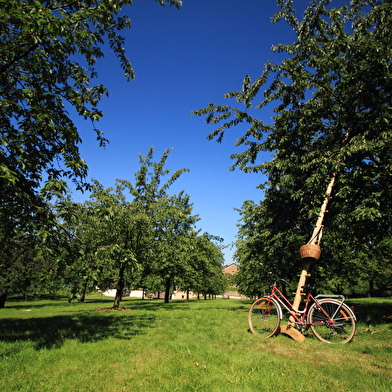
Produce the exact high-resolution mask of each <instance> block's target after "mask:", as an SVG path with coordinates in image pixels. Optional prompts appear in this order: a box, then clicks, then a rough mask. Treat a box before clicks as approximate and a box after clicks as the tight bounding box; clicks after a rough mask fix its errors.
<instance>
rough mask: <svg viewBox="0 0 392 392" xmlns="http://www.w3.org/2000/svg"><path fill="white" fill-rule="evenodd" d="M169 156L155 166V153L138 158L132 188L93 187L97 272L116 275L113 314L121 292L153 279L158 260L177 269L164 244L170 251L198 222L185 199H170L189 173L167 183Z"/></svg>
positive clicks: (127, 183) (122, 185)
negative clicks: (171, 191)
mask: <svg viewBox="0 0 392 392" xmlns="http://www.w3.org/2000/svg"><path fill="white" fill-rule="evenodd" d="M169 152H170V149H168V150H165V151H164V153H163V154H162V156H161V158H160V160H159V161H158V162H154V161H153V157H154V153H155V150H154V149H153V148H150V149H149V151H148V153H147V155H146V156H142V155H141V154H139V162H140V169H139V170H138V171H137V172H136V173H135V180H134V182H131V181H127V180H119V179H118V180H116V186H115V188H108V189H104V188H103V186H102V185H101V184H99V183H98V182H97V181H96V182H95V184H94V186H93V192H92V195H91V201H89V202H87V203H86V204H88V205H89V206H90V207H91V208H93V209H94V216H96V217H98V219H99V226H98V229H97V230H96V232H95V236H96V238H98V239H99V244H98V243H97V245H98V253H97V256H98V258H99V259H101V260H102V261H103V262H104V263H103V264H102V266H101V267H100V270H102V271H105V273H104V276H105V277H107V276H108V272H107V271H108V270H109V271H113V272H114V271H116V275H115V276H113V279H112V282H111V284H112V285H114V286H115V287H116V296H115V300H114V304H113V307H114V308H117V307H119V304H120V301H121V297H122V294H123V290H124V288H125V286H128V287H135V286H136V287H137V286H139V287H140V286H143V277H145V276H146V272H148V273H149V274H150V273H151V270H152V269H153V268H152V267H151V265H152V264H154V263H156V260H157V259H161V258H163V257H167V258H168V260H169V263H171V265H174V264H175V262H176V260H175V259H173V258H170V257H169V252H171V251H170V249H171V248H168V247H167V246H166V245H163V244H170V245H172V241H173V237H174V238H176V236H177V235H180V234H181V233H182V232H183V231H185V230H187V229H188V227H190V226H191V225H192V224H193V223H194V222H195V220H196V219H197V217H193V216H191V215H190V211H191V210H192V205H191V204H190V203H189V196H187V195H185V194H184V193H183V192H180V194H179V195H174V196H172V195H169V194H168V191H169V188H170V186H171V185H173V184H174V182H175V181H176V180H177V179H178V178H179V177H180V176H181V174H182V173H183V172H185V171H187V169H180V170H177V171H175V172H174V173H173V174H171V175H170V176H169V177H168V178H165V176H167V175H169V174H170V170H169V169H166V168H165V165H166V161H167V158H168V155H169ZM165 252H167V253H168V254H166V253H165ZM170 254H171V253H170ZM101 288H103V287H101Z"/></svg>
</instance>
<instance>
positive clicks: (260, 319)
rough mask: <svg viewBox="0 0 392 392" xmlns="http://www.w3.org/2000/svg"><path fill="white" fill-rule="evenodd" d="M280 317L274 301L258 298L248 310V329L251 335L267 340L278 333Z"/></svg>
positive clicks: (278, 308) (278, 307)
mask: <svg viewBox="0 0 392 392" xmlns="http://www.w3.org/2000/svg"><path fill="white" fill-rule="evenodd" d="M280 315H281V310H280V306H279V304H278V303H277V302H276V301H275V300H274V299H272V298H268V297H263V298H259V299H258V300H256V301H255V302H254V303H253V304H252V306H251V307H250V309H249V313H248V325H249V329H250V331H251V332H252V333H253V335H256V336H261V337H265V338H269V337H271V336H273V335H275V334H276V333H277V332H278V329H279V324H280Z"/></svg>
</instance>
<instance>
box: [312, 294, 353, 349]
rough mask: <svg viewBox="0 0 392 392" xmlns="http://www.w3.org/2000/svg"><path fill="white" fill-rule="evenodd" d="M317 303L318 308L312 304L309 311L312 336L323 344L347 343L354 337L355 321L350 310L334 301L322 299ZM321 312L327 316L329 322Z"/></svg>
mask: <svg viewBox="0 0 392 392" xmlns="http://www.w3.org/2000/svg"><path fill="white" fill-rule="evenodd" d="M318 302H319V304H320V308H319V307H318V306H317V305H316V304H313V305H312V307H311V308H310V309H309V316H308V322H310V323H312V325H311V326H310V328H311V329H312V332H313V333H314V335H315V336H316V337H317V339H319V340H321V341H322V342H325V343H332V344H335V343H340V344H345V343H348V342H349V341H350V340H351V339H352V338H353V337H354V334H355V330H356V321H355V316H354V313H353V312H352V310H351V309H350V308H349V307H348V306H347V305H345V304H342V303H341V302H339V301H337V300H334V299H324V300H320V301H318ZM321 308H322V309H321ZM323 311H324V312H325V313H326V314H328V317H329V319H330V321H328V318H327V316H326V315H325V314H324V313H323Z"/></svg>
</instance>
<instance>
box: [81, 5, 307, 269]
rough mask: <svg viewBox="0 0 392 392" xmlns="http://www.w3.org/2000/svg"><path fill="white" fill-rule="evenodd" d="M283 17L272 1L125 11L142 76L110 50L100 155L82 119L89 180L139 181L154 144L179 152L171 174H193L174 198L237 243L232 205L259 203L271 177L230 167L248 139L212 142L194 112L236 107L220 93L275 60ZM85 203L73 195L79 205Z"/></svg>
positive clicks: (103, 66)
mask: <svg viewBox="0 0 392 392" xmlns="http://www.w3.org/2000/svg"><path fill="white" fill-rule="evenodd" d="M300 3H302V4H306V2H305V1H302V2H300ZM277 10H278V8H277V7H276V2H275V1H274V0H184V1H183V6H182V8H181V9H180V10H177V9H175V8H173V7H161V6H159V4H158V3H156V2H155V1H153V0H134V4H133V5H131V6H128V7H126V8H125V14H126V15H128V16H129V17H130V18H131V20H132V27H131V29H130V30H127V31H125V32H123V34H122V35H123V36H124V37H125V38H126V43H125V48H126V50H127V55H128V57H129V58H130V60H131V62H132V65H133V67H134V69H135V72H136V79H135V80H132V81H130V82H126V81H125V79H124V78H123V75H122V71H121V69H120V67H119V63H118V61H117V60H116V59H115V57H114V56H113V55H111V54H110V52H109V50H107V52H108V54H107V56H106V57H105V58H104V59H101V60H100V61H99V63H98V66H97V70H98V72H99V75H100V77H99V82H101V83H103V84H104V85H105V86H106V87H107V88H108V89H109V97H108V98H105V99H104V100H103V101H102V102H101V104H100V109H101V110H103V112H104V118H103V119H102V120H101V121H100V122H99V123H98V124H97V126H98V128H99V129H101V130H102V131H104V133H105V136H106V137H107V138H108V139H109V141H110V144H109V145H108V146H107V147H106V148H105V149H102V148H99V146H98V144H97V143H96V142H95V135H94V133H93V132H92V131H91V124H90V123H87V122H83V121H81V120H78V119H76V124H77V126H78V128H79V131H80V134H81V137H82V139H83V144H82V145H81V153H82V157H83V158H84V159H85V160H86V161H87V164H88V166H89V169H90V170H89V177H90V178H95V179H97V180H98V181H99V182H101V183H102V184H103V185H104V186H105V187H109V186H112V185H113V184H114V181H115V179H116V178H121V179H126V180H130V181H133V179H134V173H135V172H136V171H137V170H138V169H139V163H138V153H142V154H143V155H145V154H146V153H147V150H148V148H149V147H151V146H152V147H154V148H155V149H156V150H157V151H156V160H158V159H159V158H160V156H161V154H162V153H163V151H164V150H165V149H167V148H169V147H172V148H173V150H172V152H171V153H170V155H169V159H168V161H167V168H168V169H170V170H171V171H172V172H174V171H175V170H177V169H181V168H188V169H190V172H188V173H184V174H183V175H182V177H181V178H180V179H179V180H178V182H177V183H176V184H175V186H173V188H171V191H172V192H170V193H178V192H179V191H180V190H185V192H186V193H187V194H189V195H190V198H191V201H192V202H193V204H194V213H195V214H198V215H199V216H200V218H201V221H199V223H198V228H201V229H202V231H203V232H204V231H208V232H209V233H211V234H214V235H218V236H221V237H223V238H224V240H225V244H230V243H232V242H233V241H235V236H236V234H237V226H236V225H237V223H238V219H239V214H238V212H237V211H235V210H234V208H240V207H241V205H242V203H243V202H244V201H245V200H249V199H250V200H254V201H256V202H258V201H259V200H260V199H262V197H263V195H262V192H261V191H260V190H257V189H255V188H256V187H257V185H259V184H260V183H262V182H264V181H265V178H264V177H263V176H262V175H261V174H245V173H243V172H241V171H239V170H235V171H234V172H232V171H229V170H228V168H229V167H230V166H231V164H232V160H231V159H230V158H229V156H230V154H232V153H236V152H239V151H237V150H238V148H236V147H235V146H234V142H235V139H236V138H237V137H239V136H242V133H241V129H234V130H232V131H231V132H230V134H228V135H227V137H226V138H225V139H224V141H223V143H221V144H218V143H217V142H216V141H208V140H207V139H206V136H207V134H208V133H210V132H211V131H212V130H213V127H211V126H208V125H207V124H206V123H205V121H204V118H201V117H196V116H191V115H190V113H191V112H192V111H193V110H195V109H200V108H203V107H205V106H207V104H208V102H210V101H212V102H214V103H225V104H234V103H233V102H231V101H229V100H224V99H223V94H225V93H227V92H229V91H231V90H237V89H241V85H242V80H243V78H244V76H245V74H247V73H249V74H250V75H251V77H252V78H256V77H257V76H259V75H260V73H261V72H262V69H263V64H264V63H265V62H266V61H268V60H273V61H277V60H278V58H277V55H276V54H274V53H273V52H271V50H270V48H271V46H272V45H274V44H278V43H287V42H290V41H291V40H293V38H294V37H293V32H292V31H291V30H290V28H289V27H288V26H287V25H285V24H284V23H282V22H280V23H278V24H272V23H271V22H270V18H271V16H272V15H273V14H274V13H275V12H276V11H277ZM270 116H271V112H266V111H264V112H260V114H259V118H261V119H263V120H265V121H267V122H268V121H269V118H270ZM268 158H269V157H268V155H266V156H265V157H261V159H268ZM85 198H86V196H80V195H78V194H74V199H75V201H83V200H84V199H85ZM232 254H233V250H231V249H227V250H226V251H225V262H226V264H229V263H231V262H232V259H231V257H232Z"/></svg>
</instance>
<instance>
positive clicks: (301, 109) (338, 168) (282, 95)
mask: <svg viewBox="0 0 392 392" xmlns="http://www.w3.org/2000/svg"><path fill="white" fill-rule="evenodd" d="M294 3H295V2H294V1H292V0H278V1H277V4H278V6H279V7H280V11H279V12H278V13H277V14H276V15H275V16H274V17H273V21H274V22H277V21H281V20H284V21H285V22H286V23H288V24H289V25H290V26H291V27H292V29H293V31H294V32H295V34H296V39H295V41H294V42H292V43H290V44H281V45H277V46H275V47H273V51H274V52H275V53H280V54H284V55H285V57H284V60H283V61H281V62H280V63H273V62H267V63H266V64H265V65H264V69H263V71H262V73H261V75H260V76H259V77H257V78H256V79H254V80H252V78H251V76H250V75H246V76H245V78H244V80H243V84H242V89H241V90H239V91H231V92H230V93H228V94H226V95H225V98H227V99H233V100H235V104H234V105H233V106H230V105H217V104H214V103H210V104H209V105H208V107H206V108H204V109H200V110H196V111H194V114H196V115H198V116H202V115H203V116H206V121H207V123H208V124H211V125H213V126H215V130H214V131H213V132H212V133H211V134H210V135H209V136H208V138H209V139H214V138H215V139H217V140H218V141H221V140H222V138H223V137H224V135H225V134H226V132H228V131H231V129H232V128H235V127H237V126H238V125H240V124H244V125H246V126H247V129H246V131H245V132H244V134H243V135H241V136H240V137H239V138H238V139H237V143H236V146H237V147H242V148H244V151H243V152H239V153H235V154H233V155H232V158H233V159H234V160H235V161H234V164H233V168H234V167H238V168H240V169H241V170H243V171H245V172H262V173H264V174H266V175H267V178H268V181H267V182H266V183H265V184H262V185H261V186H260V187H261V188H262V189H264V192H265V193H264V200H263V201H262V202H261V203H260V206H259V207H257V206H251V205H250V204H245V205H244V209H243V214H242V215H243V218H244V219H245V221H244V230H243V231H242V233H240V234H241V239H240V240H241V241H245V243H246V247H245V248H244V247H243V245H244V243H242V245H241V246H242V248H241V251H240V252H239V253H238V256H241V257H242V256H243V255H248V256H247V257H248V260H252V257H253V259H254V258H255V256H256V255H258V257H262V258H264V259H266V258H267V256H264V257H263V256H262V255H261V253H262V252H265V254H268V255H270V256H271V257H272V258H275V257H278V259H276V258H275V261H273V259H271V260H270V264H271V263H274V262H275V263H281V262H283V263H286V266H288V265H290V264H291V265H292V264H293V263H294V261H293V260H292V259H291V260H289V251H291V249H292V248H293V247H294V248H295V247H296V248H297V249H298V248H299V246H300V245H302V244H303V243H304V241H305V238H306V237H307V236H308V235H309V233H310V230H311V227H312V225H313V224H314V223H315V221H316V217H317V214H318V212H319V209H320V206H321V202H322V200H323V198H324V195H325V191H326V188H327V184H328V182H329V180H330V178H331V176H332V175H333V173H337V175H338V181H337V184H336V187H335V188H334V192H333V199H332V202H331V204H330V208H329V211H330V213H329V215H328V216H327V220H326V222H325V224H326V226H327V227H328V232H329V233H330V235H331V236H332V235H333V239H332V238H331V242H330V245H332V244H334V246H340V247H344V249H346V250H347V252H356V251H358V252H359V249H361V250H362V251H363V250H364V247H366V251H367V254H368V255H370V254H371V252H370V250H371V249H372V248H374V246H375V245H377V244H379V243H381V242H383V241H384V240H385V241H386V239H387V238H390V237H391V230H390V227H391V223H392V215H391V202H390V196H389V195H390V193H391V190H392V189H391V188H392V184H391V178H392V155H391V152H392V151H391V146H392V129H391V123H392V107H391V102H392V56H391V55H392V35H391V29H392V12H391V11H392V2H391V1H389V0H387V1H385V0H384V1H381V0H375V1H367V0H352V1H351V2H350V3H344V4H342V2H339V1H334V0H315V1H312V2H310V4H309V6H308V7H307V9H306V10H305V12H304V14H303V16H302V17H301V18H299V17H298V16H297V14H296V12H295V10H294ZM271 105H272V107H273V108H274V113H275V114H274V117H273V118H272V121H271V123H268V122H265V121H262V120H260V119H259V118H258V115H259V113H260V111H262V110H263V109H266V108H267V107H270V106H271ZM241 129H242V128H241ZM265 151H267V152H270V153H272V155H273V157H272V159H271V160H270V161H267V162H261V163H260V162H259V161H258V157H259V154H260V152H265ZM327 240H328V237H327V236H326V237H325V241H327ZM257 241H260V242H258V243H257ZM305 242H307V241H305ZM250 245H252V246H251V248H253V254H249V246H250ZM257 249H258V250H257ZM291 255H292V253H291ZM347 256H348V255H347ZM331 257H332V258H333V255H331ZM291 258H292V256H291ZM335 262H336V263H338V262H339V261H338V260H337V259H335ZM288 269H289V268H286V273H287V270H288ZM283 270H285V269H284V268H283Z"/></svg>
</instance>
